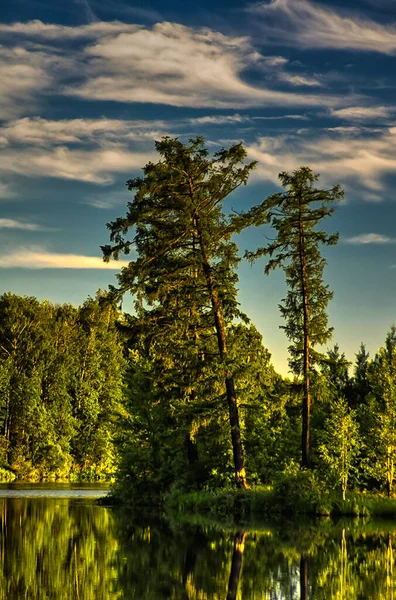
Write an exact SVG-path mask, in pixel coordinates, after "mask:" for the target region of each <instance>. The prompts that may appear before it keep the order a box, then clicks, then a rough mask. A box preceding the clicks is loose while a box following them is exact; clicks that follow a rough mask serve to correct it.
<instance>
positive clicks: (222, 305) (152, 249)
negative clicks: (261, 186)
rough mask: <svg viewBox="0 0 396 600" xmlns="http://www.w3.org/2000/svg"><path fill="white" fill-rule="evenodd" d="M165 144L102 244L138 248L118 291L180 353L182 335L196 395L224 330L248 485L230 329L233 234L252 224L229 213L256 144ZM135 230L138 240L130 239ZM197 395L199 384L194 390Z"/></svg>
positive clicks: (239, 455) (234, 308)
mask: <svg viewBox="0 0 396 600" xmlns="http://www.w3.org/2000/svg"><path fill="white" fill-rule="evenodd" d="M156 150H157V152H158V153H159V155H160V160H159V162H157V163H148V164H147V165H146V166H145V167H144V168H143V174H144V177H143V178H137V179H132V180H130V181H128V189H129V190H131V191H132V190H135V196H134V199H133V201H132V202H129V204H128V210H127V215H126V217H123V218H119V219H117V220H116V221H114V222H112V223H109V224H108V227H109V229H110V232H111V235H110V239H111V241H112V242H113V245H107V246H103V247H102V250H103V253H104V258H105V260H109V259H110V258H115V259H117V258H118V256H119V254H120V253H121V252H123V253H126V254H128V253H129V251H130V250H131V249H133V250H134V251H135V253H136V258H135V259H134V260H132V261H131V262H130V263H129V266H128V267H126V268H124V269H123V270H122V271H121V273H120V275H119V287H118V289H115V288H113V290H112V292H113V294H115V295H117V294H118V295H122V294H123V293H125V292H126V291H130V292H132V294H133V295H134V297H135V299H136V305H135V306H136V312H137V315H138V316H139V318H140V321H141V323H142V324H144V325H145V326H146V334H147V331H148V330H150V331H152V334H153V336H162V337H163V338H165V339H166V338H168V342H169V343H168V347H169V351H170V352H172V351H173V350H174V347H172V342H173V345H176V347H177V346H178V345H179V346H180V355H181V358H182V355H183V352H184V350H186V352H187V355H185V356H187V359H186V362H187V364H188V365H189V367H190V368H189V373H190V381H189V384H190V385H187V386H186V383H188V382H186V381H185V382H184V383H183V382H182V381H179V384H180V386H182V387H183V386H185V387H189V389H190V396H191V381H192V380H194V378H195V379H196V378H197V373H198V372H199V368H200V367H199V361H202V360H203V359H204V358H205V357H203V356H202V354H204V353H205V352H204V350H203V348H205V345H206V344H205V341H204V340H205V337H207V336H208V332H210V331H213V328H214V331H215V335H216V340H217V359H218V360H217V365H218V367H219V368H220V369H221V371H222V374H223V375H222V376H223V382H224V383H223V385H224V386H225V395H226V399H227V405H228V412H229V422H230V428H231V441H232V450H233V459H234V469H235V479H236V485H237V486H238V487H245V486H246V476H245V467H244V457H243V448H242V440H241V433H240V424H239V414H238V405H237V399H236V392H235V384H234V377H233V373H232V368H231V366H230V361H229V352H228V345H227V331H226V329H227V324H229V323H231V322H232V320H233V319H234V318H235V317H243V315H242V313H241V312H240V310H239V308H238V303H237V300H236V295H237V289H236V282H237V275H236V272H235V270H236V266H237V264H238V262H239V257H238V254H237V247H236V245H235V243H233V242H232V241H231V236H232V234H234V233H237V232H239V231H240V229H241V228H242V227H243V226H244V223H243V220H240V219H237V218H236V219H232V218H228V217H226V216H225V214H224V213H223V208H222V207H223V202H224V200H225V198H227V196H228V195H229V194H230V193H231V192H232V191H234V190H235V189H236V188H238V187H239V186H240V185H243V184H246V182H247V179H248V176H249V173H250V172H251V170H252V169H253V168H254V166H255V163H250V164H244V162H243V161H244V159H245V157H246V151H245V150H244V148H243V147H242V145H241V144H237V145H235V146H232V147H231V148H229V149H228V150H221V151H220V152H217V153H216V154H215V155H214V156H213V157H210V156H209V153H208V151H207V149H206V148H205V147H204V140H203V139H202V138H200V137H199V138H197V139H195V140H190V142H189V144H188V145H184V144H183V143H182V142H180V141H179V140H178V139H172V138H169V137H165V138H163V139H162V140H161V141H159V142H156ZM130 229H133V238H132V240H127V239H126V238H125V236H126V235H127V233H128V231H129V230H130ZM176 330H177V336H175V331H176ZM202 338H204V339H202ZM193 356H195V360H193V359H192V357H193ZM182 363H183V361H182V360H181V361H180V364H182ZM191 365H193V366H192V367H191ZM180 371H182V369H180ZM191 374H192V375H191ZM163 376H166V374H163ZM191 377H192V379H191ZM192 387H194V386H192ZM194 393H195V391H194V389H193V390H192V397H193V396H194Z"/></svg>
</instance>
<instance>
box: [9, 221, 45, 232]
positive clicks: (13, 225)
mask: <svg viewBox="0 0 396 600" xmlns="http://www.w3.org/2000/svg"><path fill="white" fill-rule="evenodd" d="M0 229H24V230H25V231H42V230H43V227H41V226H40V225H37V224H36V223H24V222H23V221H17V220H15V219H0Z"/></svg>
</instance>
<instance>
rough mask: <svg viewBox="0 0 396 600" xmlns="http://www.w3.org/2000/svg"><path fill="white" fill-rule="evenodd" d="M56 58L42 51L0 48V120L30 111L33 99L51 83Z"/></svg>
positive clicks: (32, 108)
mask: <svg viewBox="0 0 396 600" xmlns="http://www.w3.org/2000/svg"><path fill="white" fill-rule="evenodd" d="M56 62H57V59H56V57H51V56H48V55H47V54H46V53H45V52H40V51H36V52H29V51H28V50H25V49H24V48H20V47H19V48H8V47H4V46H3V47H2V46H0V119H9V118H12V117H15V116H17V115H19V114H21V113H23V112H26V110H29V111H32V110H34V108H35V106H36V103H35V96H36V95H38V94H39V93H42V92H44V91H45V90H48V89H49V88H50V86H51V84H52V82H53V77H52V75H51V72H50V71H51V69H52V67H53V66H54V64H55V63H56Z"/></svg>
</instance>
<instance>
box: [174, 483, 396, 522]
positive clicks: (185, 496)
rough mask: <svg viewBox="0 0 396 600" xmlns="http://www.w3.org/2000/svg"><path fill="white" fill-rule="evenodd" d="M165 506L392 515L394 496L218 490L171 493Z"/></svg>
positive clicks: (256, 513) (218, 511)
mask: <svg viewBox="0 0 396 600" xmlns="http://www.w3.org/2000/svg"><path fill="white" fill-rule="evenodd" d="M165 506H166V507H168V508H169V509H170V510H172V511H173V512H176V513H179V514H201V515H205V514H208V515H212V516H214V517H216V518H236V519H239V518H244V519H246V518H263V517H273V516H276V515H279V516H288V517H293V516H299V515H301V516H315V517H330V516H332V517H341V516H345V517H373V518H392V519H393V518H396V498H387V497H384V496H380V495H378V494H368V493H360V492H351V493H348V494H347V496H346V498H345V500H343V499H342V498H340V497H338V496H333V497H332V496H330V495H327V496H325V497H324V498H322V499H320V498H316V499H311V500H309V499H307V498H304V497H298V496H296V495H295V494H292V495H289V496H284V497H280V496H279V495H278V493H277V491H276V490H273V489H248V490H219V491H213V492H211V491H206V492H192V493H173V494H171V495H169V496H168V497H167V498H166V501H165Z"/></svg>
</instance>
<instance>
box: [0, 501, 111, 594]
mask: <svg viewBox="0 0 396 600" xmlns="http://www.w3.org/2000/svg"><path fill="white" fill-rule="evenodd" d="M0 514H1V540H0V552H1V569H0V598H1V599H4V600H5V599H6V598H7V600H21V599H22V598H23V599H29V600H30V599H32V600H33V599H34V600H41V599H47V598H48V599H53V600H55V599H56V600H63V599H64V600H71V599H73V598H75V599H77V600H83V599H84V600H93V599H98V600H99V599H103V600H104V599H106V600H107V599H108V598H109V599H113V598H114V599H115V598H120V597H121V595H120V590H119V587H118V583H117V569H116V564H117V557H118V544H117V541H116V539H115V538H114V537H112V536H111V532H112V531H113V517H112V515H111V513H110V512H109V511H107V510H106V509H103V508H101V507H99V506H98V507H96V506H94V505H93V504H92V503H91V504H90V505H87V504H84V503H81V502H80V503H77V502H72V501H70V500H66V499H64V498H58V499H53V498H50V499H48V498H45V499H44V498H35V499H27V498H2V499H0ZM109 533H110V535H109Z"/></svg>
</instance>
